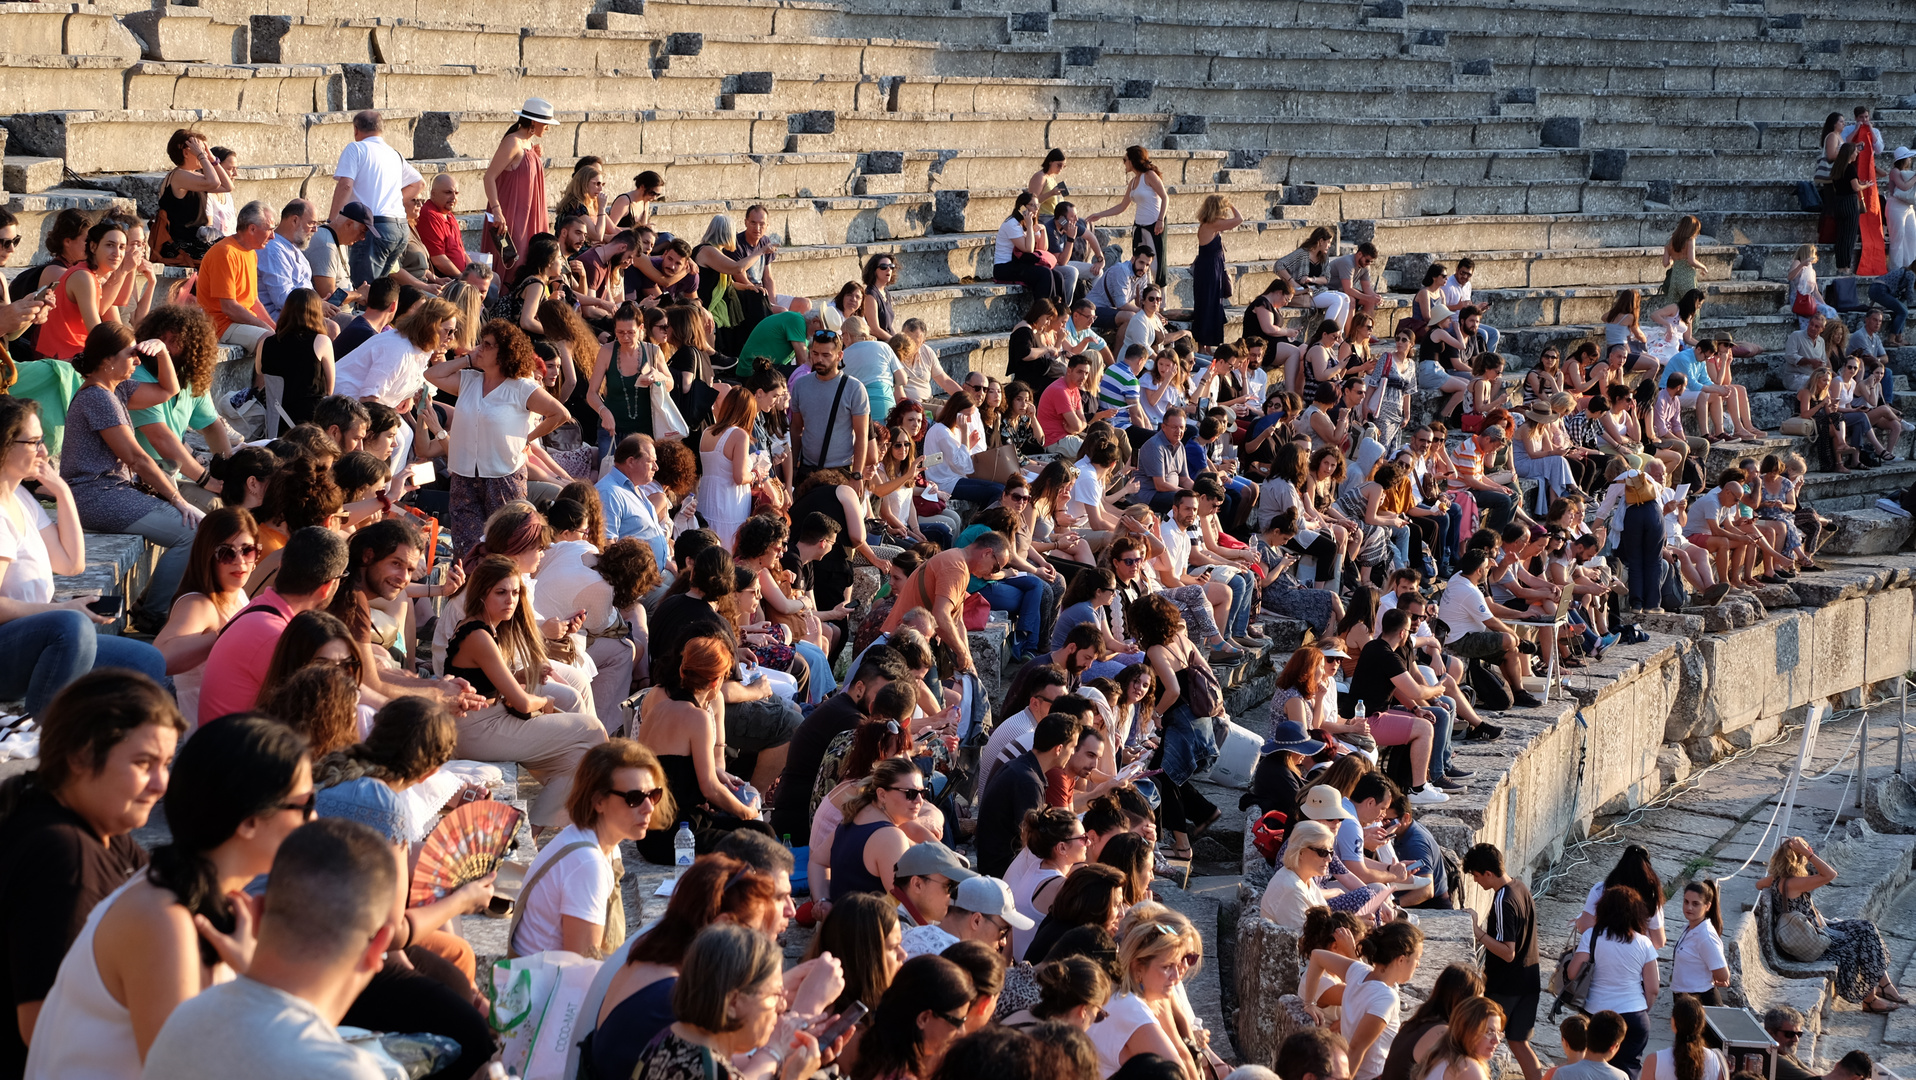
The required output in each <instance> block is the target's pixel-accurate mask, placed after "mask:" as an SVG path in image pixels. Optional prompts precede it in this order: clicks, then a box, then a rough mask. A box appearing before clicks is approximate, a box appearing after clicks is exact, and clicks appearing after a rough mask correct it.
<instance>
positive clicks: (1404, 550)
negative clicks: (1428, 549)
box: [1390, 525, 1410, 570]
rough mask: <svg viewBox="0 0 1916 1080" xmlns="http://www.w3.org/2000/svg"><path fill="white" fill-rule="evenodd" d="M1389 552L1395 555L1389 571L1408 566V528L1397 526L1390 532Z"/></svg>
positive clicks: (1406, 526)
mask: <svg viewBox="0 0 1916 1080" xmlns="http://www.w3.org/2000/svg"><path fill="white" fill-rule="evenodd" d="M1390 550H1391V551H1392V553H1393V554H1394V555H1395V558H1393V559H1392V560H1391V564H1390V565H1391V569H1393V570H1396V569H1401V568H1403V567H1406V566H1409V565H1410V526H1408V525H1399V526H1398V527H1396V528H1395V529H1392V530H1391V531H1390Z"/></svg>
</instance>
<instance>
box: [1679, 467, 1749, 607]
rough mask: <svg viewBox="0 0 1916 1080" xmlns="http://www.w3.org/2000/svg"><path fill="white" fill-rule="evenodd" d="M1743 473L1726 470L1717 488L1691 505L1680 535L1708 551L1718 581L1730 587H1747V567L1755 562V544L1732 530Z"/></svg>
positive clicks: (1707, 492) (1739, 498)
mask: <svg viewBox="0 0 1916 1080" xmlns="http://www.w3.org/2000/svg"><path fill="white" fill-rule="evenodd" d="M1742 481H1743V471H1742V470H1741V469H1725V470H1724V471H1723V476H1722V477H1721V478H1720V479H1719V480H1718V482H1717V486H1716V487H1715V488H1712V489H1711V490H1709V491H1706V492H1704V493H1703V494H1702V495H1701V496H1699V497H1698V498H1697V500H1696V501H1695V502H1693V503H1691V504H1690V515H1689V521H1688V522H1687V523H1685V524H1684V526H1683V535H1684V536H1685V537H1686V538H1687V539H1688V540H1689V541H1690V543H1692V544H1695V545H1696V546H1698V547H1700V548H1703V549H1705V550H1707V551H1708V552H1709V553H1710V561H1711V563H1712V564H1713V565H1714V566H1715V568H1716V576H1717V580H1718V581H1721V582H1725V583H1727V584H1729V585H1730V586H1731V587H1737V586H1742V587H1749V586H1752V585H1754V584H1755V583H1754V582H1752V581H1751V580H1750V567H1751V565H1752V564H1753V563H1754V562H1755V561H1756V545H1755V544H1754V543H1752V542H1751V541H1750V539H1749V538H1748V537H1746V536H1744V535H1743V534H1742V533H1740V532H1738V531H1737V530H1736V528H1735V524H1736V518H1737V514H1738V513H1739V511H1738V510H1737V503H1738V502H1739V501H1740V500H1741V499H1742V498H1743V483H1742Z"/></svg>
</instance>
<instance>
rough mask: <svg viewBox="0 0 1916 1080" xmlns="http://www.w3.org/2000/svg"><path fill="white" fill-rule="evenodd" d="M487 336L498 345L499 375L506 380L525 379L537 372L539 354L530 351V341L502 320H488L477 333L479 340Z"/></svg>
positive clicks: (510, 324)
mask: <svg viewBox="0 0 1916 1080" xmlns="http://www.w3.org/2000/svg"><path fill="white" fill-rule="evenodd" d="M488 336H490V337H491V338H492V340H493V341H494V342H495V343H497V344H498V356H499V374H501V375H504V376H505V377H506V378H508V379H526V378H530V377H532V374H533V373H534V372H536V371H538V370H539V354H538V353H536V352H534V351H532V339H531V338H529V337H527V336H526V332H525V331H524V330H521V329H519V328H518V327H517V326H514V325H513V324H512V323H509V322H507V321H506V320H504V319H490V320H488V321H487V322H486V325H485V327H484V328H483V329H481V330H480V331H479V339H480V340H481V341H483V340H485V339H486V338H487V337H488Z"/></svg>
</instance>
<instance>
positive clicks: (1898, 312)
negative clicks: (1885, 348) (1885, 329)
mask: <svg viewBox="0 0 1916 1080" xmlns="http://www.w3.org/2000/svg"><path fill="white" fill-rule="evenodd" d="M1869 300H1870V303H1872V304H1875V305H1876V306H1877V307H1880V308H1882V309H1883V310H1884V311H1886V312H1888V313H1889V332H1890V333H1892V334H1900V333H1902V332H1903V327H1904V326H1906V325H1908V324H1909V307H1908V305H1906V304H1904V303H1903V302H1902V301H1901V300H1899V299H1897V297H1896V294H1895V293H1893V292H1890V291H1889V290H1888V289H1887V288H1884V287H1883V286H1881V285H1878V284H1876V283H1875V282H1871V283H1870V286H1869Z"/></svg>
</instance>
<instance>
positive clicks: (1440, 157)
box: [1243, 148, 1803, 184]
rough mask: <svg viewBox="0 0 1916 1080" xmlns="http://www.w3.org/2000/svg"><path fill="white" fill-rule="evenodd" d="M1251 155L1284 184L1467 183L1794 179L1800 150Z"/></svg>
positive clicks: (1280, 152) (1270, 176) (1300, 152)
mask: <svg viewBox="0 0 1916 1080" xmlns="http://www.w3.org/2000/svg"><path fill="white" fill-rule="evenodd" d="M1243 152H1244V153H1246V154H1247V155H1254V156H1255V160H1256V161H1257V162H1258V165H1259V168H1261V169H1263V171H1264V176H1265V178H1266V179H1268V180H1273V181H1277V182H1280V183H1289V184H1311V183H1315V184H1362V183H1385V182H1431V181H1435V182H1440V183H1441V182H1468V181H1476V180H1506V181H1536V180H1593V179H1595V180H1611V181H1647V182H1656V181H1660V180H1661V181H1670V180H1681V179H1690V178H1710V179H1715V178H1720V177H1751V178H1753V179H1758V180H1770V179H1775V178H1782V177H1791V178H1794V177H1796V176H1797V175H1798V174H1800V173H1801V172H1802V162H1803V155H1802V154H1801V153H1799V152H1797V151H1795V150H1788V151H1783V150H1777V151H1763V150H1757V151H1728V150H1717V151H1714V152H1712V151H1708V150H1697V151H1692V152H1687V153H1686V152H1684V151H1679V150H1647V149H1614V148H1613V149H1604V150H1583V149H1561V148H1557V149H1529V150H1525V149H1515V148H1501V149H1472V150H1447V149H1440V150H1406V151H1401V152H1393V151H1384V150H1373V151H1366V152H1365V153H1364V154H1362V155H1361V156H1360V155H1354V154H1351V153H1348V152H1346V151H1342V150H1291V149H1284V150H1277V149H1273V150H1270V151H1268V152H1263V153H1260V152H1258V151H1257V150H1254V149H1246V150H1244V151H1243Z"/></svg>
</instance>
